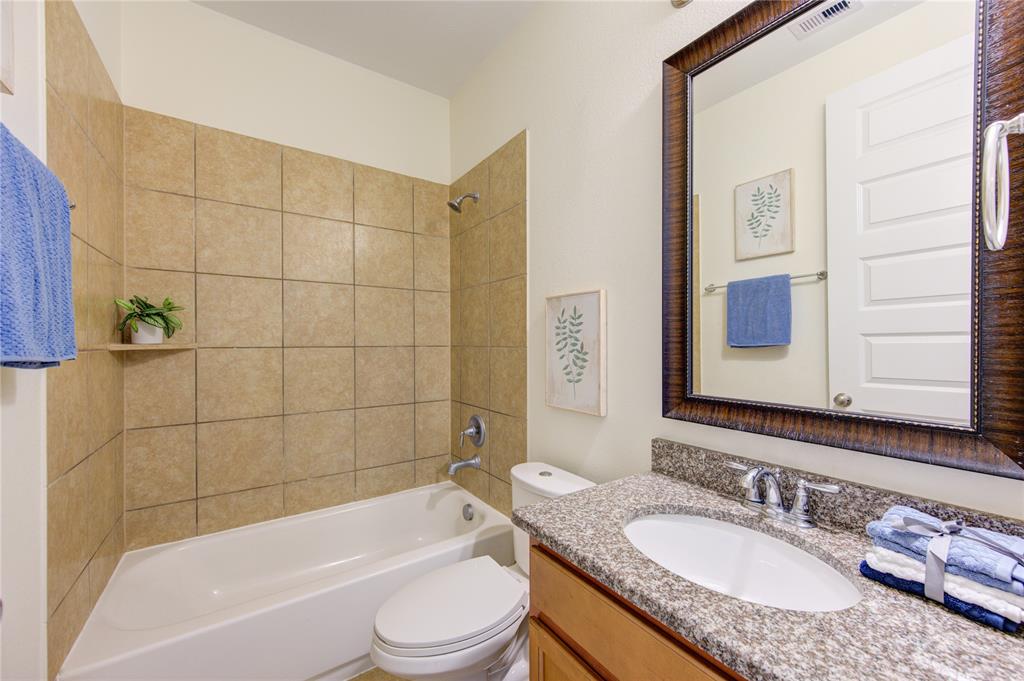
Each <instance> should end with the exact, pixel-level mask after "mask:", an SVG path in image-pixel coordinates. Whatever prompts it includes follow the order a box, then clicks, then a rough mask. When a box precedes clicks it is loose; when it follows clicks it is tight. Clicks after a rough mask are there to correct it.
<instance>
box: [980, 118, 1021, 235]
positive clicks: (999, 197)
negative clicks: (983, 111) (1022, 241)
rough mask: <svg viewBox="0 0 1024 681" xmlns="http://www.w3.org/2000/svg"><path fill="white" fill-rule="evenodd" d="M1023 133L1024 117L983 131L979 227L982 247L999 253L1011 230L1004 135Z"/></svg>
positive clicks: (996, 124)
mask: <svg viewBox="0 0 1024 681" xmlns="http://www.w3.org/2000/svg"><path fill="white" fill-rule="evenodd" d="M1021 132H1024V113H1022V114H1018V115H1016V116H1014V117H1013V118H1011V119H1009V120H1005V121H996V122H994V123H992V124H990V125H989V126H988V127H986V128H985V144H984V148H983V150H982V157H981V159H982V160H981V188H982V195H981V224H982V228H983V229H984V231H985V245H986V246H988V249H989V250H990V251H1001V250H1002V249H1003V246H1005V245H1006V236H1007V231H1008V230H1009V226H1010V158H1009V156H1010V152H1009V149H1008V148H1007V144H1006V136H1007V135H1015V134H1019V133H1021Z"/></svg>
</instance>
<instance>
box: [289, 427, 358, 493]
mask: <svg viewBox="0 0 1024 681" xmlns="http://www.w3.org/2000/svg"><path fill="white" fill-rule="evenodd" d="M355 447H356V422H355V412H354V411H353V410H351V409H349V410H345V411H322V412H317V413H313V414H289V415H288V416H285V417H284V479H285V480H304V479H306V478H313V477H318V476H323V475H332V474H334V473H342V472H345V471H351V470H354V469H355V452H356V449H355Z"/></svg>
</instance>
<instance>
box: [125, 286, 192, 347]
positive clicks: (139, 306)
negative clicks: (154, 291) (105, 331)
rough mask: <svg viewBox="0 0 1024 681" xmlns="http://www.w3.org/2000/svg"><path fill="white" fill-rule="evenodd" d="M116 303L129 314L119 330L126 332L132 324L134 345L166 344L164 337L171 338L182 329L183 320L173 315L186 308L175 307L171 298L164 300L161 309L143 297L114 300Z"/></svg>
mask: <svg viewBox="0 0 1024 681" xmlns="http://www.w3.org/2000/svg"><path fill="white" fill-rule="evenodd" d="M114 302H115V303H116V304H117V306H118V307H120V308H121V309H123V310H125V311H126V312H127V313H128V314H126V315H125V316H124V319H122V320H121V323H120V324H119V325H118V327H117V330H118V331H124V327H126V326H128V325H129V324H130V325H131V327H132V343H139V344H142V345H159V344H160V343H163V342H164V336H166V337H167V338H170V337H171V336H173V335H174V332H175V331H177V330H178V329H180V328H181V320H180V319H178V318H177V317H176V316H174V315H173V314H171V313H172V312H177V311H179V310H184V309H185V308H183V307H181V306H180V305H175V304H174V301H173V300H171V299H170V298H164V302H163V305H160V306H159V307H158V306H156V305H154V304H152V303H151V302H149V300H148V299H146V298H143V297H142V296H132V298H131V299H130V300H123V299H121V298H114ZM139 322H142V324H141V325H140V324H139Z"/></svg>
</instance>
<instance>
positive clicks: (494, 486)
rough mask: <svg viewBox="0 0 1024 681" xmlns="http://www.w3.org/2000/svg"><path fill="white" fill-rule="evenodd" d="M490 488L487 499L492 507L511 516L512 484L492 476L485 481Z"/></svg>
mask: <svg viewBox="0 0 1024 681" xmlns="http://www.w3.org/2000/svg"><path fill="white" fill-rule="evenodd" d="M487 483H488V485H489V487H490V489H489V490H488V491H489V494H490V496H489V497H488V499H487V503H489V504H490V505H491V506H493V507H494V508H496V509H498V510H499V511H501V512H502V513H504V514H505V515H507V516H509V517H511V516H512V485H510V484H509V483H507V482H504V481H502V480H498V479H497V478H495V477H494V476H491V479H490V480H488V481H487Z"/></svg>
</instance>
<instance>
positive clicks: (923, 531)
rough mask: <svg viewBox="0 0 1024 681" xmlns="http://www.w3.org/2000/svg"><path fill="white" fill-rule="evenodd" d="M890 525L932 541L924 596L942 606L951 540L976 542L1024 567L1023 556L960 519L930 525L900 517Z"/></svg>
mask: <svg viewBox="0 0 1024 681" xmlns="http://www.w3.org/2000/svg"><path fill="white" fill-rule="evenodd" d="M890 524H891V525H892V526H893V527H895V528H896V529H899V530H905V531H907V532H913V533H914V534H917V535H920V536H922V537H931V539H930V540H929V541H928V554H927V556H926V557H925V565H924V595H925V596H927V597H928V598H930V599H932V600H933V601H938V602H939V603H942V602H944V599H945V595H946V590H945V587H944V584H945V574H946V559H947V558H948V557H949V545H950V542H952V541H953V537H954V536H957V537H960V538H962V539H969V540H970V541H975V542H978V543H979V544H982V545H983V546H986V547H988V548H990V549H992V550H993V551H995V552H996V553H999V554H1002V555H1004V556H1007V557H1008V558H1012V559H1013V560H1015V561H1017V563H1018V564H1019V565H1024V553H1017V552H1016V551H1013V550H1012V549H1010V548H1009V547H1007V546H1004V545H1003V544H1000V543H999V542H996V541H992V540H991V539H988V538H987V537H984V536H982V535H980V534H978V533H977V532H975V531H974V530H972V529H971V528H969V527H967V526H966V525H964V521H963V520H960V519H957V520H947V521H944V522H939V523H932V522H928V521H925V520H921V519H920V518H912V517H910V516H903V517H899V518H893V519H892V520H891V521H890Z"/></svg>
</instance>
